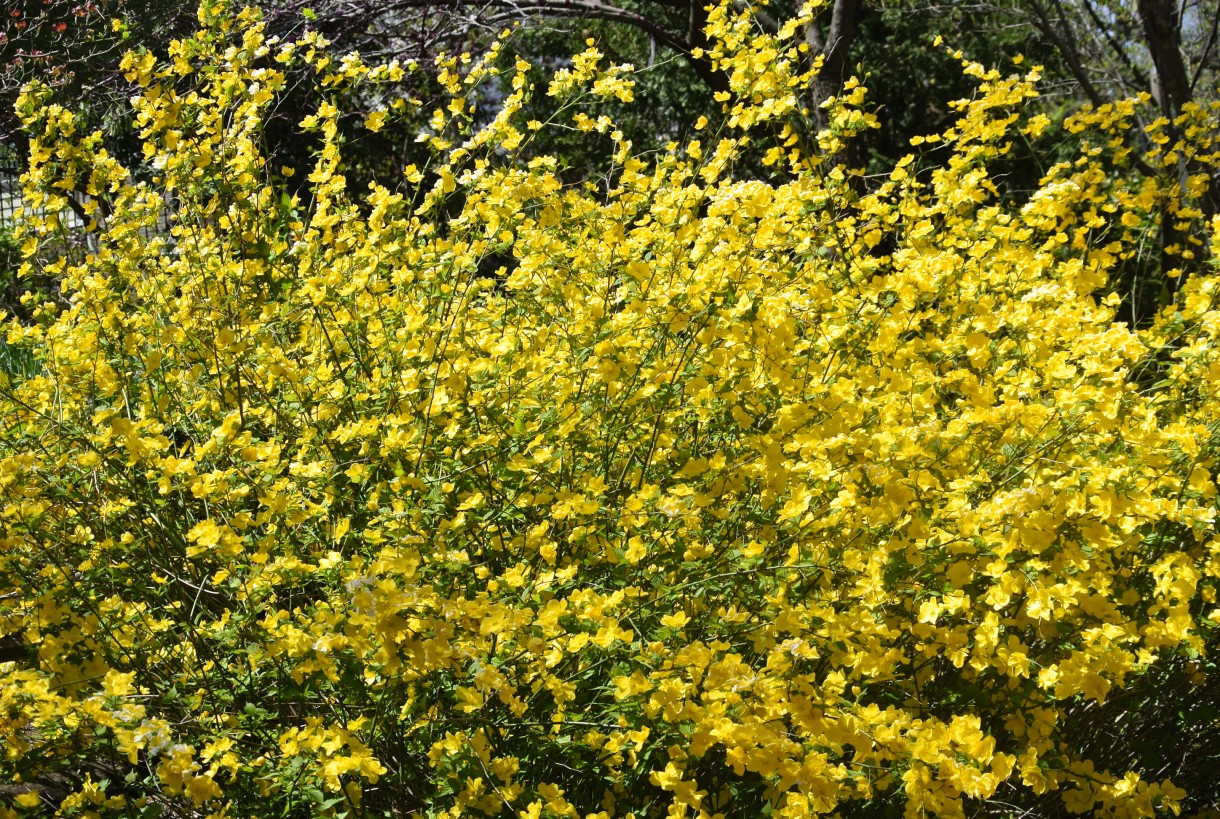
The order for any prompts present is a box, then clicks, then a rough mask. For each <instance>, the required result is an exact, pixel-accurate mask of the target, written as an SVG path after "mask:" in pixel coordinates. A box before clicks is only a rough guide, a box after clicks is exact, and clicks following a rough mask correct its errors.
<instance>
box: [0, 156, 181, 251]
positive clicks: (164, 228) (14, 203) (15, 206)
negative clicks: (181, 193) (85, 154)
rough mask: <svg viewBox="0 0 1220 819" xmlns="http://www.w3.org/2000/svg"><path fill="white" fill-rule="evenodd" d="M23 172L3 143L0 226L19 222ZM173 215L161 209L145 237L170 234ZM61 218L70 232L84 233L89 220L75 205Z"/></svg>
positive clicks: (78, 200) (169, 211)
mask: <svg viewBox="0 0 1220 819" xmlns="http://www.w3.org/2000/svg"><path fill="white" fill-rule="evenodd" d="M24 171H25V167H24V165H23V164H22V163H21V162H20V161H19V160H18V159H17V157H16V154H15V152H13V151H12V150H11V149H9V148H8V147H7V146H5V145H3V144H0V228H2V227H5V226H11V225H12V224H13V223H14V222H16V221H17V211H18V210H20V209H22V208H23V207H25V203H24V202H23V201H22V198H21V174H22V173H23V172H24ZM69 195H70V196H72V198H73V199H75V200H76V201H77V202H81V201H83V199H84V198H85V197H84V196H83V195H82V194H76V193H72V194H69ZM26 211H27V212H29V209H28V208H26ZM170 216H171V210H170V208H168V207H167V208H165V209H164V210H163V211H162V212H161V215H160V217H159V218H158V219H157V224H156V225H155V226H154V227H152V228H145V229H142V230H141V231H140V233H141V234H142V235H143V236H144V238H146V239H147V238H151V237H152V236H163V235H166V234H168V233H169V228H170ZM59 220H60V224H61V225H62V226H63V227H64V228H65V229H66V230H67V231H68V232H69V233H74V234H79V235H80V237H83V236H84V231H85V224H86V223H85V222H83V221H81V218H80V216H79V215H78V214H77V213H76V211H75V210H73V209H72V208H65V209H64V210H63V211H62V212H61V213H60V214H59Z"/></svg>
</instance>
